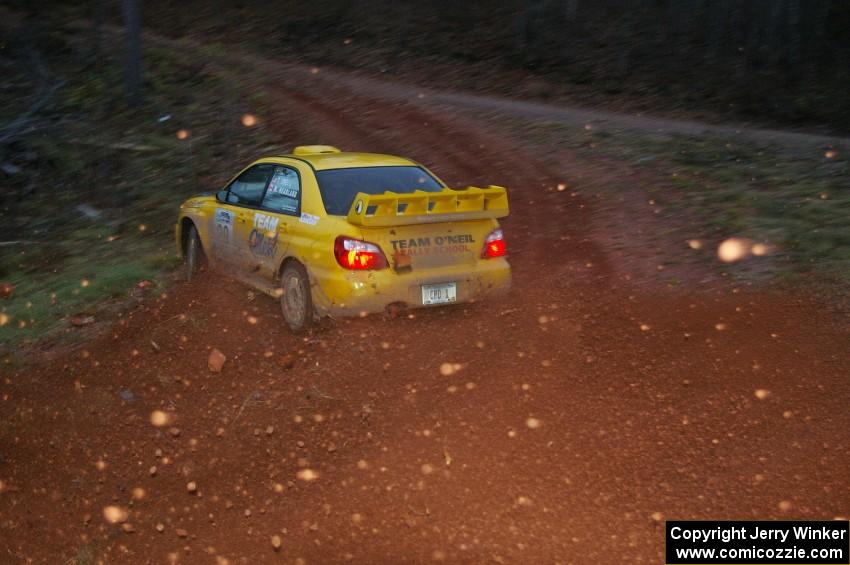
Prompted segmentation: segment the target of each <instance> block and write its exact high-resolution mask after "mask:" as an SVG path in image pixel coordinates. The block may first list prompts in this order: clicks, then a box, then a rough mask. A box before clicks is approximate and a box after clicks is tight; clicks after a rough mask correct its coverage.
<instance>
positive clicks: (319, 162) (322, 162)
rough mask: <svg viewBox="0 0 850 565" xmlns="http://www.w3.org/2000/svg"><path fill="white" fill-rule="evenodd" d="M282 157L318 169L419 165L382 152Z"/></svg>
mask: <svg viewBox="0 0 850 565" xmlns="http://www.w3.org/2000/svg"><path fill="white" fill-rule="evenodd" d="M280 157H284V158H288V159H297V160H299V161H306V162H307V163H309V164H310V165H311V166H312V167H313V168H314V169H315V170H317V171H324V170H328V169H351V168H355V167H404V166H408V167H409V166H414V167H418V166H419V165H418V164H417V163H415V162H414V161H411V160H410V159H405V158H404V157H397V156H395V155H382V154H380V153H348V152H339V153H312V154H303V153H302V154H298V155H293V154H289V155H280Z"/></svg>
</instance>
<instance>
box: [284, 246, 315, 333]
mask: <svg viewBox="0 0 850 565" xmlns="http://www.w3.org/2000/svg"><path fill="white" fill-rule="evenodd" d="M280 288H281V290H282V291H283V292H282V294H281V295H280V309H281V311H282V312H283V319H284V320H285V321H286V325H287V326H289V329H290V330H292V332H293V333H300V332H302V331H304V330H305V329H307V328H308V327H310V326H311V325H312V324H313V293H312V290H311V289H310V278H309V277H308V276H307V270H306V269H305V268H304V266H303V265H301V264H300V263H296V262H290V263H288V264H287V265H286V266H285V267H284V268H283V273H281V275H280Z"/></svg>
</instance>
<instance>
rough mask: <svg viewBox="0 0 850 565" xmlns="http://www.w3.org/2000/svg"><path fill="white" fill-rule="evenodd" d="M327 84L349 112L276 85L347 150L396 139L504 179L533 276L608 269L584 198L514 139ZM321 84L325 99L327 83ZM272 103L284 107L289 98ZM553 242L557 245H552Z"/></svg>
mask: <svg viewBox="0 0 850 565" xmlns="http://www.w3.org/2000/svg"><path fill="white" fill-rule="evenodd" d="M334 89H335V90H336V92H334V93H333V94H334V96H335V97H336V99H339V100H345V101H346V102H345V104H346V110H347V112H348V113H349V114H350V116H348V117H347V116H343V115H341V114H340V113H339V111H338V110H336V109H335V108H334V107H332V106H330V105H329V104H328V103H326V102H322V101H320V100H319V99H318V98H316V97H312V96H310V95H308V94H306V93H304V92H299V91H297V90H294V89H292V88H283V87H281V86H280V85H279V83H277V86H276V88H275V92H276V93H277V94H279V95H281V96H283V97H284V100H288V101H289V102H290V103H291V102H295V103H297V104H299V108H300V109H301V112H304V113H305V114H306V115H309V116H310V119H311V121H314V122H315V123H316V124H318V125H319V127H320V129H321V131H324V132H327V134H326V135H328V136H329V137H328V139H331V140H338V141H337V143H340V144H341V145H342V146H343V147H346V148H347V149H349V150H351V149H352V148H353V149H354V150H359V148H361V147H364V146H366V147H377V148H378V150H379V151H382V152H387V153H390V152H396V153H399V152H400V151H399V150H398V149H397V148H398V147H403V148H404V149H405V150H406V151H407V153H406V155H408V156H413V157H414V158H416V159H418V160H420V161H426V162H427V163H428V164H429V167H430V168H432V169H433V170H435V172H437V174H439V175H441V176H443V177H444V178H447V179H455V180H457V181H459V182H460V183H462V184H477V185H486V184H488V183H496V184H505V185H507V186H508V188H509V191H510V195H511V196H512V197H513V198H512V200H511V208H512V215H511V217H509V218H508V219H506V220H505V221H504V222H503V223H504V224H505V226H506V229H507V230H508V232H507V235H508V238H509V242H510V244H511V252H512V255H513V254H516V257H515V259H516V260H519V261H520V264H521V265H523V264H528V265H529V266H530V264H531V263H534V264H536V266H537V268H536V269H535V271H536V272H535V275H534V276H535V278H537V279H538V280H539V279H540V278H541V277H542V278H543V279H546V280H550V279H551V280H557V279H559V278H561V277H563V276H564V275H565V274H567V273H569V275H570V276H576V275H579V276H582V275H585V274H586V273H587V272H588V270H591V272H592V278H594V279H595V280H603V281H604V280H607V279H609V278H610V277H611V276H612V275H613V269H612V268H611V266H610V264H609V262H608V260H607V255H606V253H605V252H604V251H602V249H601V248H600V247H599V246H598V245H596V244H594V243H593V242H592V241H590V240H589V239H588V238H587V237H586V235H587V233H589V231H590V230H589V227H588V223H589V222H590V217H589V213H588V208H587V206H586V204H585V202H584V201H583V199H582V198H581V197H578V198H575V197H571V196H569V194H570V193H566V194H565V193H561V192H558V191H557V189H556V187H557V186H558V184H559V181H558V180H557V177H556V176H555V175H553V174H551V173H550V172H549V171H547V169H546V167H544V166H542V165H541V164H540V163H537V162H535V161H534V160H533V159H531V158H530V157H529V156H527V155H525V154H524V153H523V152H522V151H520V150H518V148H517V147H515V146H513V145H511V144H508V143H504V142H500V141H499V140H500V139H502V136H500V135H497V134H494V133H492V132H487V131H482V130H481V126H480V125H476V124H473V123H472V122H470V121H469V120H466V119H465V118H462V117H458V116H452V120H451V122H450V123H449V122H446V118H445V117H444V115H442V113H440V112H438V111H435V110H433V109H423V108H415V107H413V106H412V105H411V104H408V103H399V102H398V101H395V102H392V103H390V102H388V101H386V100H380V99H377V100H376V99H370V98H367V97H364V96H363V95H361V94H357V93H354V92H352V91H351V90H349V89H344V88H340V87H339V86H336V87H334ZM323 92H324V96H323V98H324V99H327V98H328V97H329V96H328V89H323ZM388 104H392V107H391V111H386V110H385V109H386V106H387V105H388ZM272 107H273V108H287V107H288V104H272ZM376 108H378V109H382V110H383V111H380V112H379V111H376ZM403 154H404V153H403ZM565 201H566V202H568V204H565ZM555 250H559V252H558V253H553V251H555ZM560 250H563V252H560ZM526 258H527V259H526ZM523 271H525V272H528V270H525V269H524V270H523Z"/></svg>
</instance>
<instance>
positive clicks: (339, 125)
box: [0, 72, 850, 563]
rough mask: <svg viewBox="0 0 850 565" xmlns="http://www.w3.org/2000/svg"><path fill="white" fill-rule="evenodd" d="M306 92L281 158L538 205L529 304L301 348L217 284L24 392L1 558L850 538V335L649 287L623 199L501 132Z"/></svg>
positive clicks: (529, 236) (337, 87) (288, 555)
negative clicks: (621, 228)
mask: <svg viewBox="0 0 850 565" xmlns="http://www.w3.org/2000/svg"><path fill="white" fill-rule="evenodd" d="M288 76H289V77H290V78H288V79H287V78H285V77H283V76H280V75H277V74H274V73H270V74H269V76H268V77H267V78H268V80H269V95H270V96H273V97H275V98H274V99H275V100H277V101H279V103H278V104H275V105H274V107H275V108H276V110H275V112H276V113H275V115H273V116H268V117H267V119H268V121H269V127H272V128H274V130H275V131H278V132H280V135H281V138H286V139H291V138H293V137H303V138H304V139H303V140H304V141H305V142H306V141H312V142H316V143H332V144H335V145H339V146H342V147H344V148H346V149H358V150H366V151H388V152H393V153H400V154H404V155H409V156H411V157H413V158H414V159H417V160H418V161H420V162H423V163H424V164H426V165H428V166H429V167H431V168H433V170H434V171H435V172H436V173H437V174H438V175H440V176H441V177H443V179H444V180H447V181H448V182H450V183H451V184H453V185H466V184H476V185H479V186H480V185H482V184H488V183H493V184H503V185H506V186H508V187H510V189H511V209H512V214H511V217H510V218H509V219H508V220H507V221H506V222H505V223H504V225H505V230H506V234H507V237H508V242H509V250H510V252H511V257H510V260H511V263H512V265H513V268H514V275H515V280H514V290H513V291H512V294H511V296H510V297H509V298H508V299H506V300H505V301H503V302H500V303H492V302H491V303H480V304H471V305H458V306H454V307H447V308H440V309H430V310H417V311H412V312H411V313H410V314H409V315H406V316H402V317H400V318H396V319H389V318H386V319H384V318H381V317H377V316H373V317H369V318H365V319H348V320H335V321H330V322H327V323H324V324H323V325H322V327H320V328H319V329H317V330H316V331H314V332H312V333H311V334H310V335H308V336H306V337H296V336H293V335H291V334H290V333H289V332H288V331H287V330H285V329H284V325H283V321H282V318H281V315H280V313H279V309H278V306H277V304H276V303H275V302H274V301H272V300H271V299H269V298H267V297H265V296H262V295H255V294H254V293H252V292H250V291H249V289H247V288H246V287H243V286H241V285H240V284H238V283H235V282H232V281H230V280H228V279H226V278H225V277H223V275H221V274H217V273H209V274H208V275H207V276H205V277H203V278H201V280H199V281H196V282H193V283H192V284H179V285H177V286H176V287H174V288H173V289H171V290H169V291H168V293H167V295H163V296H162V297H160V298H157V299H154V300H151V301H150V302H149V303H147V304H146V305H144V306H142V307H140V308H139V309H137V310H135V311H133V312H132V313H130V314H129V315H126V316H124V318H123V319H122V320H121V322H120V323H118V324H117V325H116V326H115V327H114V329H113V330H112V331H111V332H110V333H109V335H106V336H103V337H102V338H100V339H97V340H95V341H93V342H92V343H90V344H89V346H87V347H86V348H85V349H84V350H82V351H78V352H75V353H73V354H71V355H68V356H66V357H64V358H61V359H58V360H55V361H52V362H50V363H49V364H46V365H41V366H38V367H35V368H32V369H28V370H23V371H20V372H17V373H14V374H9V373H8V372H7V373H5V374H4V375H3V380H2V385H1V386H2V388H0V393H1V394H2V402H0V422H2V424H0V454H2V460H0V480H2V484H0V491H2V492H0V548H2V549H0V552H2V553H0V562H4V563H5V562H8V563H15V562H28V561H33V562H39V563H64V562H66V561H68V560H73V559H75V558H76V559H78V560H79V561H80V562H86V561H85V559H86V558H88V557H90V556H93V559H91V560H90V561H96V560H98V559H100V560H102V561H104V562H108V563H164V562H165V563H167V562H180V563H275V562H282V563H336V562H345V561H355V562H361V563H422V562H433V561H437V562H439V561H444V562H450V563H457V562H463V563H470V562H495V563H589V562H598V563H660V562H663V541H664V539H663V535H664V534H663V531H664V520H666V519H792V518H800V519H831V518H833V517H836V516H847V513H848V510H850V481H848V472H847V469H848V468H850V452H848V449H850V448H848V446H850V411H848V410H847V405H848V400H850V382H848V375H850V370H848V369H850V364H848V361H850V360H848V356H847V352H848V348H847V345H848V332H847V331H846V326H844V325H842V323H841V320H840V319H838V318H837V317H836V315H835V314H831V313H828V312H826V311H824V310H823V309H821V308H819V307H818V305H817V304H815V303H813V302H812V301H811V300H808V299H806V298H804V297H802V296H798V295H795V294H789V293H788V292H786V291H778V290H771V289H770V288H764V287H761V288H747V287H734V286H731V285H729V284H720V283H716V284H711V285H706V284H703V285H700V286H699V290H693V288H694V287H693V286H691V285H689V284H683V285H682V288H680V289H670V288H667V287H666V286H664V285H663V284H661V283H653V281H652V280H647V278H646V277H645V276H641V277H635V276H633V272H634V270H635V269H637V267H635V262H634V261H633V262H630V261H629V260H628V258H623V257H621V256H617V258H616V259H612V257H614V255H613V254H612V252H611V251H610V250H609V249H607V248H606V246H605V245H604V244H603V243H602V239H603V238H601V237H597V236H596V235H595V234H597V233H598V231H599V225H598V224H599V222H598V217H597V216H596V214H598V213H599V210H598V208H597V207H596V206H595V203H594V202H593V201H592V200H591V199H586V198H585V197H584V196H583V195H582V194H581V191H578V192H576V191H573V190H572V188H571V187H570V188H568V189H567V190H564V191H558V190H557V188H556V186H557V184H558V183H559V182H560V181H561V179H562V178H563V176H564V175H563V174H562V172H561V171H554V172H553V171H548V170H546V168H545V167H544V166H543V165H541V164H540V163H539V162H537V161H535V159H534V158H533V156H531V155H528V154H526V153H524V152H523V151H521V150H519V149H518V144H517V143H514V142H513V141H512V140H511V139H510V137H509V136H507V135H506V134H505V133H504V132H500V131H498V130H497V129H493V125H492V124H490V125H485V124H481V123H475V122H473V121H471V120H470V119H468V118H464V117H462V116H460V115H454V114H449V113H447V112H445V111H444V110H439V111H438V110H437V109H436V108H435V107H430V106H428V105H427V103H426V102H423V101H420V100H416V99H413V100H411V101H410V102H408V103H402V102H399V101H397V100H396V101H394V102H392V103H389V102H387V101H386V100H382V99H381V98H380V97H378V96H376V95H369V94H364V93H363V92H358V91H356V90H355V89H350V88H349V86H345V85H343V84H341V83H338V82H335V81H332V80H327V81H326V82H323V83H321V84H322V86H323V90H322V95H321V97H320V96H318V95H315V94H313V93H315V92H316V84H315V83H310V84H309V86H305V85H306V84H307V81H308V80H312V79H310V78H309V76H308V75H307V73H306V72H304V73H303V74H301V75H295V76H293V74H292V73H290V74H289V75H288ZM293 132H295V134H294V135H293ZM308 138H309V139H308ZM577 172H580V171H572V170H571V171H570V175H575V174H576V173H577ZM634 221H635V222H644V223H643V224H642V226H643V227H644V229H651V227H652V224H651V223H646V222H651V221H652V220H651V219H650V220H644V219H641V218H635V219H634ZM639 260H640V262H642V263H646V262H649V264H651V265H652V266H654V263H652V259H651V258H642V257H641V258H639ZM643 267H646V265H643ZM638 270H640V269H638ZM648 270H649V271H650V272H651V270H652V269H651V268H649V269H648ZM641 272H643V273H645V272H647V269H646V268H642V271H641ZM704 274H705V273H698V272H691V273H684V274H683V275H682V276H687V275H690V276H691V277H692V279H691V280H697V279H701V278H702V277H703V275H704ZM638 279H639V280H640V281H641V282H640V283H638V282H637V280H638ZM213 348H215V349H218V350H219V351H220V352H221V353H223V354H224V355H225V356H226V358H227V359H226V361H225V362H224V365H223V368H222V370H221V372H220V373H213V372H211V371H210V370H209V368H208V361H209V357H210V352H211V351H212V350H213ZM163 413H164V414H163ZM155 423H156V424H161V425H155ZM154 468H155V469H154ZM189 483H194V484H193V485H192V487H194V488H192V487H190V486H189ZM110 506H117V507H119V508H120V509H122V510H124V511H126V512H127V515H126V522H124V524H123V525H122V524H120V523H119V524H111V523H109V522H108V521H107V520H106V519H105V516H104V509H105V508H107V507H110ZM118 514H121V512H118ZM120 517H121V518H123V516H120ZM275 536H277V538H275ZM277 542H279V545H280V547H278V548H276V547H275V545H276V544H277Z"/></svg>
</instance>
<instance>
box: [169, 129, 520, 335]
mask: <svg viewBox="0 0 850 565" xmlns="http://www.w3.org/2000/svg"><path fill="white" fill-rule="evenodd" d="M507 215H508V197H507V193H506V191H505V189H504V188H501V187H497V186H490V187H488V188H467V189H464V190H453V189H450V188H448V187H446V185H445V184H443V182H441V181H440V180H439V179H438V178H437V177H436V176H434V175H433V174H432V173H431V172H429V171H428V170H427V169H426V168H425V167H423V166H422V165H419V164H418V163H415V162H413V161H410V160H408V159H404V158H402V157H394V156H391V155H377V154H371V153H344V152H340V150H339V149H336V148H334V147H330V146H324V145H311V146H302V147H296V148H295V149H294V150H293V151H292V154H291V155H283V156H279V157H265V158H263V159H259V160H257V161H255V162H254V163H252V164H251V165H250V166H248V167H247V168H246V169H244V170H243V171H242V172H240V173H239V174H238V175H236V177H235V178H233V180H231V181H230V182H229V183H228V184H227V186H226V187H225V188H224V189H222V190H220V191H219V192H218V193H216V194H215V195H214V196H213V195H210V196H197V197H193V198H190V199H189V200H187V201H185V202H184V203H183V204H182V205H181V206H180V216H179V218H178V221H177V226H176V236H177V245H178V247H179V250H180V253H181V254H182V255H183V257H184V259H185V262H186V266H187V270H188V276H189V277H190V278H191V276H192V275H193V274H194V273H196V272H197V271H198V269H199V268H200V267H201V266H202V265H203V264H204V263H205V262H209V263H210V264H211V265H213V266H221V267H223V268H225V269H226V270H227V272H228V273H229V274H231V275H233V276H234V277H236V278H238V279H240V280H242V281H243V282H245V283H247V284H249V285H251V286H253V287H255V288H257V289H259V290H261V291H263V292H265V293H268V294H270V295H272V296H275V297H278V298H280V301H281V307H282V310H283V315H284V318H285V319H286V322H287V324H288V325H289V327H290V328H291V329H292V330H293V331H300V330H302V329H303V328H305V327H306V326H308V325H309V324H310V323H312V322H313V321H314V319H315V317H316V316H323V315H331V316H339V315H342V316H344V315H358V314H362V313H368V312H380V311H383V310H385V309H386V308H388V307H390V306H393V305H398V306H400V307H422V306H432V305H439V304H448V303H453V302H463V301H471V300H476V299H479V298H483V297H485V296H493V295H499V294H503V293H505V292H507V290H508V289H509V288H510V283H511V271H510V266H509V265H508V262H507V261H506V260H505V257H504V255H505V241H504V238H503V236H502V230H501V229H500V228H499V223H498V221H497V218H501V217H504V216H507Z"/></svg>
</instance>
